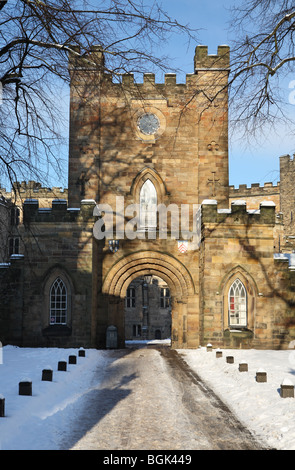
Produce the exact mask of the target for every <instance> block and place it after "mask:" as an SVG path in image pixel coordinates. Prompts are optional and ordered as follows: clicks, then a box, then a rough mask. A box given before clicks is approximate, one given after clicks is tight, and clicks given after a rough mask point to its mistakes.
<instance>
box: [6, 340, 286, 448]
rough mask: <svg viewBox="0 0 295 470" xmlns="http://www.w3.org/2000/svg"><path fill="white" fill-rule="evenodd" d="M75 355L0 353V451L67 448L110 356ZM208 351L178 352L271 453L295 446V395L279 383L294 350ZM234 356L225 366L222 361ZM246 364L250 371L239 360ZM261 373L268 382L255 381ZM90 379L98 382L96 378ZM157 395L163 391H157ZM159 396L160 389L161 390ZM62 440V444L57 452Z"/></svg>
mask: <svg viewBox="0 0 295 470" xmlns="http://www.w3.org/2000/svg"><path fill="white" fill-rule="evenodd" d="M85 352H86V357H79V356H78V350H77V349H76V350H75V349H60V348H18V347H14V346H5V347H3V348H2V349H1V353H2V361H1V356H0V362H2V363H0V395H1V396H2V397H4V399H5V416H4V417H1V418H0V449H2V450H6V449H7V450H43V449H44V450H55V449H60V448H62V449H67V447H66V443H64V442H63V441H62V439H64V436H65V435H66V430H68V429H69V427H70V423H71V422H72V420H73V419H74V418H75V414H76V411H77V410H78V409H79V407H80V406H81V403H82V402H83V400H87V394H88V393H89V391H90V390H91V389H92V388H93V387H94V386H95V387H98V386H99V381H100V371H101V380H102V379H103V373H104V370H105V369H106V367H107V366H108V365H109V364H110V362H111V361H112V359H111V357H110V356H111V354H112V353H111V352H109V351H99V350H94V349H87V350H86V351H85ZM222 352H223V355H222V357H221V358H216V354H215V353H216V351H215V350H214V349H213V351H212V352H207V350H206V348H199V349H197V350H178V353H179V354H180V355H181V356H182V357H183V358H184V359H185V361H186V362H187V363H188V364H189V365H190V367H191V368H192V369H194V370H195V371H196V372H197V373H198V374H199V375H200V376H201V377H202V378H203V379H204V380H205V381H206V382H207V383H208V385H210V386H211V387H212V388H213V389H214V390H215V392H216V393H217V394H218V395H219V396H220V397H221V398H222V399H223V400H224V401H225V402H226V403H227V404H228V406H229V407H230V408H231V409H232V410H233V411H234V412H235V414H236V415H237V416H238V417H239V418H240V420H241V421H242V422H243V423H244V424H246V425H247V426H248V427H249V428H250V429H251V430H252V431H253V432H254V433H255V434H257V435H258V436H259V437H261V438H262V439H263V440H264V442H265V443H266V444H267V445H268V446H270V447H271V448H276V449H279V450H283V449H286V450H294V449H295V398H281V396H280V387H281V383H282V381H283V380H285V379H288V381H289V382H290V381H291V382H292V383H295V351H293V350H288V351H258V350H223V351H222ZM72 354H75V355H77V364H73V365H72V364H68V365H67V371H66V372H63V371H58V370H57V364H58V361H61V360H65V361H67V362H68V357H69V356H70V355H72ZM227 355H233V356H234V363H233V364H228V363H227V362H226V356H227ZM243 361H245V362H247V363H248V372H240V371H239V363H241V362H243ZM49 367H51V368H52V370H53V381H52V382H47V381H42V380H41V376H42V370H43V369H46V368H49ZM261 368H262V369H264V370H265V371H266V373H267V382H265V383H258V382H256V379H255V377H256V372H257V371H258V370H259V369H261ZM94 376H95V382H94V381H93V378H94ZM24 378H26V379H30V380H31V381H32V396H21V395H19V390H18V385H19V382H20V381H21V380H22V379H24ZM157 393H161V391H160V390H158V391H157ZM163 393H164V392H163ZM61 443H63V445H62V447H60V446H61Z"/></svg>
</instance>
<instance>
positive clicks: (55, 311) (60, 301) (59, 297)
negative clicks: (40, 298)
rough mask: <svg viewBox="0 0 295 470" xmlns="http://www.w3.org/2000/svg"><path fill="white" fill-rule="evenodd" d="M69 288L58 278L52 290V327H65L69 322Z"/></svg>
mask: <svg viewBox="0 0 295 470" xmlns="http://www.w3.org/2000/svg"><path fill="white" fill-rule="evenodd" d="M67 303H68V302H67V288H66V285H65V283H64V282H63V280H62V279H61V278H60V277H57V278H56V279H55V281H54V282H53V284H52V286H51V288H50V325H57V324H59V325H65V324H66V322H67Z"/></svg>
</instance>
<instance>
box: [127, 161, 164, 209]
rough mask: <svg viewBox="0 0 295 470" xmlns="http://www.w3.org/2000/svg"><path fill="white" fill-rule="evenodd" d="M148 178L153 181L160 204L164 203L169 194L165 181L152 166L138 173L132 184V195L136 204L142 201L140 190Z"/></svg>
mask: <svg viewBox="0 0 295 470" xmlns="http://www.w3.org/2000/svg"><path fill="white" fill-rule="evenodd" d="M147 180H150V181H151V182H152V183H153V185H154V187H155V189H156V191H157V201H158V204H162V203H164V202H165V197H166V196H167V195H168V191H167V188H166V185H165V183H164V181H163V180H162V178H161V176H160V175H159V174H158V173H157V172H156V171H155V170H153V169H152V168H144V169H143V170H141V171H140V172H139V173H138V174H137V176H136V177H135V178H134V180H133V182H132V184H131V188H130V195H131V196H132V197H133V202H134V204H139V203H140V190H141V188H142V186H143V185H144V183H145V182H146V181H147Z"/></svg>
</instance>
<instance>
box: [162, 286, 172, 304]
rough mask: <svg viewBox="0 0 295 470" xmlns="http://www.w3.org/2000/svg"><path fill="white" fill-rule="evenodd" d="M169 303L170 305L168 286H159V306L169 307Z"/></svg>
mask: <svg viewBox="0 0 295 470" xmlns="http://www.w3.org/2000/svg"><path fill="white" fill-rule="evenodd" d="M167 293H168V295H167ZM170 305H171V296H170V289H169V287H161V292H160V308H169V307H170Z"/></svg>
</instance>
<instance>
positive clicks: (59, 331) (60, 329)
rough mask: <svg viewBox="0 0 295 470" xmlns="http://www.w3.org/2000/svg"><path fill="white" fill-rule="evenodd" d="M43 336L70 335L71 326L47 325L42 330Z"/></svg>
mask: <svg viewBox="0 0 295 470" xmlns="http://www.w3.org/2000/svg"><path fill="white" fill-rule="evenodd" d="M42 334H43V336H70V335H71V334H72V328H70V327H69V326H67V325H49V326H48V327H47V328H44V329H43V330H42Z"/></svg>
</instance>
